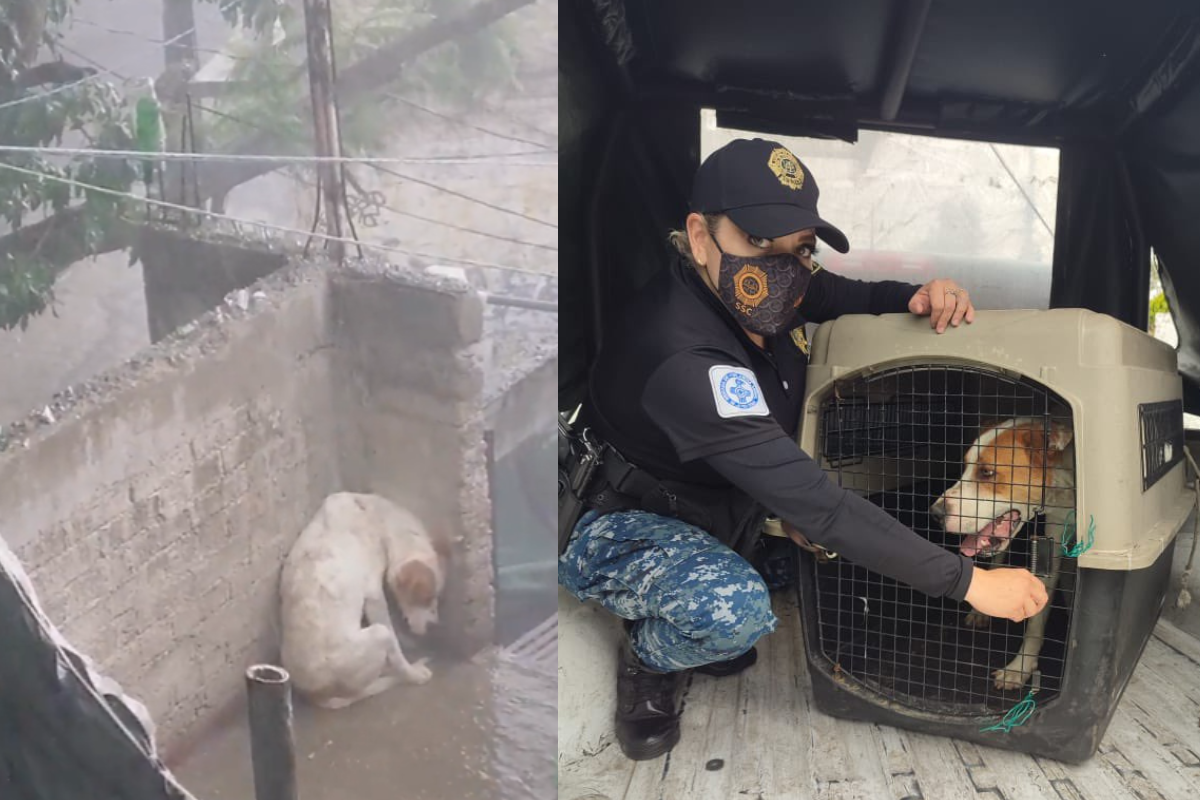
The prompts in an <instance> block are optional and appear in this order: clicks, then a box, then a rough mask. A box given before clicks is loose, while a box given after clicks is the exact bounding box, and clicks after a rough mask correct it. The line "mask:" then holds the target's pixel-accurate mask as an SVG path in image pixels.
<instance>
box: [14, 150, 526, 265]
mask: <svg viewBox="0 0 1200 800" xmlns="http://www.w3.org/2000/svg"><path fill="white" fill-rule="evenodd" d="M0 169H7V170H11V171H13V172H19V173H24V174H25V175H30V176H32V177H35V178H40V179H49V180H52V181H58V182H60V183H66V184H70V185H72V186H79V187H82V188H84V189H89V190H91V191H94V192H99V193H101V194H107V195H112V196H114V197H124V198H128V199H131V200H137V201H138V202H140V203H146V204H147V205H152V206H158V207H160V208H169V209H172V210H175V211H184V212H187V213H189V214H198V215H200V216H205V217H212V218H213V219H223V220H227V221H229V222H234V223H237V224H239V225H254V226H257V227H260V228H266V229H269V230H276V231H280V232H282V233H291V234H296V235H298V236H305V237H307V236H312V237H313V238H316V239H323V240H325V241H340V242H344V243H347V244H353V245H358V246H361V247H366V248H369V249H372V250H379V251H382V252H386V253H398V254H400V255H405V256H415V257H416V258H425V259H429V260H430V261H449V262H453V263H457V264H467V265H469V266H473V267H487V268H490V269H500V270H505V271H507V272H518V273H524V274H526V275H536V276H538V277H546V276H547V275H549V273H546V272H540V271H538V270H534V269H525V268H523V267H512V266H509V265H507V264H496V263H493V262H490V261H476V260H474V259H469V258H459V257H457V256H446V255H435V254H433V253H421V252H417V251H415V250H402V249H400V248H398V247H389V246H387V245H381V244H372V243H369V242H360V241H357V240H355V239H350V238H347V237H344V236H330V235H328V234H324V233H310V232H309V231H302V230H299V229H297V228H289V227H287V226H285V225H275V224H274V223H270V222H256V221H254V220H248V219H241V218H239V217H233V216H230V215H228V214H221V213H218V212H216V211H207V210H205V209H200V208H193V207H191V206H183V205H178V204H176V203H168V202H166V201H164V200H157V199H155V198H151V197H142V196H139V195H136V194H133V193H132V192H122V191H119V190H117V189H109V188H108V187H106V186H97V185H95V184H92V183H86V182H84V181H79V180H75V179H74V178H68V177H65V176H63V175H54V174H52V173H49V172H38V171H37V170H32V169H25V168H24V167H18V166H16V165H14V164H6V163H4V162H0Z"/></svg>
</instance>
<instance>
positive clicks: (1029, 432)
mask: <svg viewBox="0 0 1200 800" xmlns="http://www.w3.org/2000/svg"><path fill="white" fill-rule="evenodd" d="M1070 443H1071V429H1070V427H1069V426H1066V425H1062V424H1059V423H1052V424H1051V426H1050V429H1049V431H1047V430H1046V427H1045V425H1044V423H1042V421H1041V420H1034V419H1026V420H1007V421H1005V422H1002V423H1000V424H999V425H996V426H994V427H991V428H988V429H987V430H985V431H984V432H983V433H982V434H980V436H979V438H978V439H976V440H975V442H974V443H973V444H972V445H971V448H970V449H969V450H968V451H967V456H966V459H965V463H966V469H964V470H963V475H962V478H961V479H960V480H959V481H958V483H956V484H954V486H952V487H950V488H949V489H948V490H946V493H945V494H943V495H942V496H941V497H940V498H938V500H937V502H935V503H934V504H933V507H932V508H931V509H930V511H931V513H932V514H933V516H934V517H935V518H937V519H940V521H941V523H942V525H943V526H944V527H945V529H946V531H947V532H949V533H957V534H960V535H961V536H962V537H963V539H962V542H961V544H960V545H959V549H960V551H961V552H962V554H963V555H964V556H967V557H968V558H973V557H974V556H976V555H981V556H994V555H997V554H999V553H1002V552H1004V551H1005V550H1006V549H1008V547H1009V545H1010V544H1011V543H1012V539H1013V537H1015V536H1016V535H1017V534H1018V533H1019V532H1020V530H1021V528H1022V527H1024V525H1025V522H1026V521H1028V520H1029V519H1031V518H1032V517H1033V516H1034V515H1035V514H1036V513H1037V511H1038V509H1041V508H1043V507H1044V505H1045V500H1046V498H1045V496H1044V495H1045V491H1046V489H1047V485H1048V484H1049V483H1051V482H1052V480H1053V477H1052V470H1053V469H1054V468H1056V467H1060V466H1067V465H1066V464H1065V463H1064V462H1065V460H1066V456H1065V454H1064V451H1065V450H1066V449H1067V447H1068V445H1070Z"/></svg>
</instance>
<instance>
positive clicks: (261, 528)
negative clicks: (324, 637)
mask: <svg viewBox="0 0 1200 800" xmlns="http://www.w3.org/2000/svg"><path fill="white" fill-rule="evenodd" d="M329 269H330V267H329V266H328V265H322V266H307V265H292V266H289V267H287V268H285V269H284V270H282V271H280V272H278V273H276V274H275V275H272V276H271V277H269V278H267V279H266V280H264V281H263V282H260V283H259V284H256V285H255V289H256V290H257V289H261V290H263V291H264V292H265V295H266V299H265V300H262V301H258V302H256V307H254V308H251V309H250V310H249V311H248V312H247V313H242V312H240V311H238V310H231V309H226V310H225V311H224V312H223V313H222V314H221V318H217V316H216V315H214V314H209V315H207V316H206V317H203V318H202V319H201V320H200V321H199V323H198V325H197V327H196V330H194V331H193V332H192V333H190V334H188V335H187V336H183V337H180V336H173V337H170V338H168V339H165V340H163V341H161V342H159V343H158V344H157V345H156V346H155V347H154V348H152V349H151V350H150V351H148V352H147V354H146V355H144V356H143V357H141V358H139V359H136V360H135V361H134V362H133V363H132V364H129V365H127V366H125V367H124V368H122V369H120V370H117V371H115V372H113V373H110V374H108V375H106V376H105V377H104V378H103V379H99V380H97V381H94V382H92V383H91V384H89V385H88V386H87V387H85V388H84V389H83V391H82V393H81V395H80V396H79V397H77V398H76V399H75V400H74V401H72V402H71V403H67V404H66V406H67V407H65V408H61V409H60V410H59V413H58V415H57V416H58V419H57V420H56V421H55V422H54V423H53V424H49V425H45V426H41V427H34V428H33V429H32V430H31V431H29V432H27V433H21V432H18V435H17V436H15V437H13V439H14V440H13V441H12V442H11V443H10V444H9V446H8V449H7V451H6V452H4V453H0V519H3V520H4V528H3V535H4V536H5V539H6V540H7V541H8V543H9V545H10V546H11V547H12V549H13V550H14V551H15V552H16V553H17V555H18V556H19V557H20V558H21V559H22V561H23V562H24V564H25V567H26V569H27V570H28V571H29V572H30V574H31V577H32V579H33V581H34V583H35V586H36V587H37V590H38V593H39V596H40V597H41V600H42V602H43V605H44V606H45V608H46V610H47V613H48V614H49V615H50V616H51V618H52V619H53V620H54V622H55V623H56V624H57V625H58V626H59V628H60V629H61V630H62V631H63V633H64V634H65V635H66V636H67V637H68V639H70V640H71V642H72V643H73V644H74V645H75V646H77V647H79V648H80V649H81V650H83V651H84V652H87V653H88V654H89V655H91V656H92V657H94V658H95V659H96V660H97V661H98V662H99V664H100V665H101V666H102V667H103V668H104V669H105V670H106V671H108V672H110V673H111V674H112V675H113V677H114V678H116V679H117V680H118V681H120V682H121V683H122V684H123V685H124V686H125V687H126V689H127V690H128V691H129V692H130V693H131V694H133V695H135V696H137V697H139V698H141V699H142V700H143V701H144V702H145V703H146V704H147V706H148V707H149V708H150V711H151V713H152V714H153V715H154V717H155V720H156V722H157V723H158V725H159V728H160V739H161V744H162V745H163V747H164V749H165V751H166V752H167V753H168V756H170V754H171V752H172V750H174V749H177V748H178V747H179V746H182V745H184V744H186V743H187V742H188V741H189V740H190V739H191V738H192V736H193V735H194V734H197V733H198V732H201V731H202V730H203V729H204V728H205V727H206V726H207V725H208V724H209V723H210V722H212V721H213V720H214V718H215V716H216V715H217V714H218V713H220V712H221V711H223V710H224V709H226V708H228V707H229V706H230V704H231V703H232V702H235V701H238V700H240V699H241V698H242V697H243V695H244V677H243V675H244V668H245V667H246V666H248V665H249V664H250V663H253V662H255V661H260V660H264V659H273V658H274V657H275V654H276V652H277V648H278V622H277V615H278V608H277V604H278V601H277V585H278V584H277V582H278V575H279V570H280V566H281V564H282V560H283V558H284V556H285V554H286V552H287V550H288V549H289V548H290V546H291V544H292V542H293V541H294V540H295V537H296V536H297V535H298V534H299V532H300V530H301V529H302V528H303V526H304V525H305V524H306V523H307V522H308V520H309V519H310V518H311V516H312V515H313V514H314V513H315V511H316V509H317V508H318V506H319V505H320V503H321V501H322V500H323V499H324V497H325V496H327V495H328V494H329V493H331V492H334V491H338V490H341V489H344V488H349V489H359V488H368V489H380V490H386V491H385V492H384V493H386V494H389V495H391V496H393V497H395V498H396V499H399V500H412V501H418V500H419V502H414V503H413V505H414V507H415V508H416V510H417V511H418V513H422V514H425V515H428V516H431V517H433V518H435V519H438V520H444V527H445V529H446V532H447V534H448V535H452V536H454V537H456V538H464V541H462V542H459V544H458V545H457V546H458V547H460V548H461V549H462V550H463V552H464V558H463V559H460V563H459V564H458V565H456V566H457V567H458V569H459V572H458V573H457V574H456V576H455V578H454V581H453V588H452V590H451V592H450V594H449V595H448V596H447V598H446V602H447V611H446V614H445V615H444V617H445V619H444V621H445V623H446V624H445V627H446V628H447V629H449V633H450V635H449V637H448V638H449V639H450V640H452V641H460V642H462V643H469V642H479V640H480V637H481V636H483V637H487V636H488V634H489V632H490V627H489V626H490V612H491V606H490V598H491V575H490V530H488V527H487V520H488V516H487V514H486V511H487V508H488V506H487V497H486V486H485V485H484V484H481V483H479V479H478V478H476V477H474V476H475V474H476V473H478V475H479V476H482V474H483V465H482V461H481V458H480V457H479V456H478V454H477V451H478V450H479V448H481V447H482V427H481V423H480V421H479V419H480V415H479V411H478V410H477V409H478V406H479V404H478V403H474V404H473V403H472V402H471V401H470V400H469V399H466V398H468V397H469V396H470V393H471V392H472V391H473V390H475V388H476V382H475V381H474V379H473V378H472V377H471V369H470V368H469V361H470V359H469V358H465V359H464V357H463V355H462V353H461V351H462V350H463V348H464V347H465V346H466V345H465V344H464V343H465V342H468V341H469V340H470V339H471V335H470V334H471V331H472V330H473V325H474V323H472V322H471V317H472V314H473V313H474V314H475V316H478V313H477V312H478V311H479V309H478V308H474V309H471V308H469V306H470V298H468V297H464V296H462V295H455V294H453V293H446V292H439V291H437V290H435V289H431V288H428V287H425V288H422V287H416V286H413V285H409V284H405V283H404V282H402V281H399V280H396V279H389V280H385V281H383V283H379V281H380V280H381V279H379V278H378V276H368V275H357V273H352V272H346V273H345V274H341V275H339V276H338V277H339V278H344V279H345V280H346V281H347V282H348V283H349V284H353V285H354V286H356V287H358V289H361V290H364V291H365V295H364V294H363V293H362V292H359V291H357V290H352V291H350V292H349V293H348V295H344V296H342V297H341V299H340V300H339V301H337V303H336V306H337V308H336V310H335V309H334V308H333V307H332V306H333V305H335V303H334V297H332V296H331V293H330V292H329V286H330V280H329V277H328V270H329ZM379 290H383V291H379ZM377 292H379V293H377ZM336 294H337V293H336V292H335V293H334V295H335V296H336ZM410 295H411V297H410ZM381 298H385V299H387V300H388V301H389V302H390V303H391V304H394V305H390V304H389V302H385V303H384V304H383V305H379V304H378V300H379V299H381ZM413 298H417V299H416V300H413ZM447 298H449V299H447ZM414 304H415V305H416V306H417V307H421V308H425V309H426V311H425V313H426V316H425V317H424V318H422V321H421V323H420V326H419V327H420V329H421V332H417V331H415V330H414V328H413V327H412V325H413V324H414V322H415V321H416V315H415V314H414V313H413V311H412V306H413V305H414ZM460 307H461V308H462V309H465V310H463V311H462V314H460V315H458V316H456V320H457V321H456V322H455V323H454V325H455V326H456V327H452V328H446V327H444V326H443V327H438V326H439V322H438V318H439V316H440V314H441V313H442V312H450V313H451V315H452V316H454V315H455V314H457V313H458V309H460ZM368 315H369V316H379V317H382V318H383V319H382V321H373V320H371V319H367V318H366V316H368ZM335 320H340V323H339V329H338V333H337V336H334V335H333V331H332V330H331V324H330V323H331V322H333V321H335ZM356 337H361V340H360V338H356ZM371 337H375V339H374V340H371V341H366V340H365V339H371ZM335 340H336V341H337V342H338V343H340V346H335ZM456 343H457V344H456ZM467 349H469V348H467ZM429 353H437V354H438V357H436V358H435V357H431V356H430V355H429ZM441 356H446V357H447V358H449V359H450V361H451V362H453V363H465V364H468V366H463V367H462V368H461V369H454V368H452V369H449V370H448V371H446V372H445V373H443V372H441V371H439V369H438V368H437V367H436V364H437V363H438V358H440V357H441ZM371 358H376V359H378V360H379V362H380V369H379V370H378V371H376V370H375V368H374V367H375V365H374V364H373V363H372V362H370V361H368V360H366V359H371ZM418 364H420V365H422V366H421V367H420V369H419V370H418V371H416V372H414V371H413V370H414V369H417V367H416V366H415V365H418ZM347 378H350V380H349V381H348V380H347ZM446 381H449V383H446ZM414 382H415V384H416V385H417V386H418V387H421V386H425V385H426V383H428V386H437V387H440V388H438V390H437V391H438V392H449V393H450V394H452V395H454V396H455V397H456V398H458V399H457V400H455V401H454V402H450V403H448V405H450V406H454V407H456V408H459V409H461V413H462V417H461V419H459V418H455V419H454V420H451V419H449V418H447V419H446V420H445V421H444V422H443V423H440V424H433V425H430V424H427V423H428V421H429V420H428V418H427V417H425V416H422V415H420V414H414V413H409V411H411V409H409V408H408V407H409V406H411V405H412V403H410V402H407V401H400V400H398V399H397V398H398V397H399V395H394V396H393V395H391V394H390V393H392V392H395V393H400V394H403V393H404V392H406V391H409V390H408V389H407V388H406V387H407V386H408V385H409V384H412V383H414ZM375 391H379V392H381V393H382V395H383V396H381V397H374V396H372V393H373V392H375ZM414 391H416V394H417V396H419V395H420V394H421V392H422V391H423V389H421V388H418V389H416V390H414ZM364 392H365V394H363V393H364ZM438 396H439V397H442V396H446V395H444V394H439V395H438ZM397 403H399V406H400V408H399V413H393V412H392V411H391V410H390V409H393V407H394V406H395V404H397ZM472 408H476V410H474V411H472V410H470V409H472ZM359 411H361V412H362V415H361V417H360V416H358V414H357V412H359ZM347 414H350V418H349V419H347V417H346V415H347ZM22 438H27V446H26V443H24V442H22V441H21V439H22ZM475 439H478V440H479V445H478V447H477V446H476V444H475V441H474V440H475ZM477 461H478V462H479V463H476V462H477ZM376 471H381V472H376ZM464 475H466V476H467V477H464ZM481 488H482V490H483V494H482V495H480V494H479V491H480V489H481ZM480 509H482V511H481V510H480ZM467 533H470V536H465V534H467ZM484 554H486V556H487V560H486V561H485V559H484ZM485 616H486V617H487V618H486V619H484V617H485ZM456 629H457V630H456ZM459 632H461V633H463V634H464V635H461V636H460V635H458V633H459ZM480 643H481V644H482V642H480Z"/></svg>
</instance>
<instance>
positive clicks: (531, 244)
mask: <svg viewBox="0 0 1200 800" xmlns="http://www.w3.org/2000/svg"><path fill="white" fill-rule="evenodd" d="M195 107H196V108H199V109H200V110H202V111H208V112H210V113H213V114H216V115H217V116H219V117H224V118H225V119H228V120H229V121H230V122H234V123H237V124H239V125H245V126H246V127H247V128H252V129H255V130H260V131H266V130H267V129H266V128H264V127H263V126H261V125H258V124H257V123H254V122H251V121H249V120H246V119H242V118H241V117H237V116H234V115H233V114H226V113H225V112H224V111H217V110H215V109H211V108H208V107H206V106H201V105H199V104H196V106H195ZM290 177H291V178H292V179H293V180H294V181H296V182H297V183H299V184H301V185H302V186H304V187H306V188H309V189H312V188H315V186H316V184H314V183H312V182H311V181H306V180H304V179H303V178H301V177H300V176H298V175H291V176H290ZM347 177H348V178H349V181H350V183H351V184H353V186H354V188H355V190H357V191H358V192H359V194H360V195H365V194H366V193H367V192H366V191H365V190H364V189H363V188H362V187H361V186H360V185H359V184H358V181H356V180H354V176H353V175H348V176H347ZM380 208H382V209H383V210H386V211H388V212H390V213H392V214H397V215H399V216H403V217H412V218H413V219H416V220H420V221H422V222H428V223H430V224H431V225H440V226H442V227H445V228H450V229H451V230H456V231H462V232H463V233H471V234H474V235H476V236H483V237H485V238H488V239H496V240H498V241H502V242H511V243H512V244H519V245H524V246H526V247H536V248H539V249H542V250H549V251H552V252H555V253H557V252H558V248H557V247H555V246H553V245H548V244H541V243H539V242H528V241H525V240H523V239H516V238H513V237H510V236H501V235H500V234H496V233H488V232H487V231H480V230H475V229H474V228H467V227H464V226H462V225H455V224H454V223H452V222H446V221H444V220H440V219H434V218H432V217H425V216H422V215H420V214H414V213H413V212H411V211H401V210H400V209H398V208H395V207H393V206H388V205H382V206H380Z"/></svg>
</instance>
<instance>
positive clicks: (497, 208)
mask: <svg viewBox="0 0 1200 800" xmlns="http://www.w3.org/2000/svg"><path fill="white" fill-rule="evenodd" d="M366 163H367V166H369V167H371V168H372V169H375V170H378V171H379V172H383V173H386V174H388V175H391V176H393V177H395V178H399V179H400V180H402V181H409V182H410V183H415V184H418V185H420V186H428V187H429V188H430V189H436V190H437V191H439V192H444V193H445V194H448V195H451V196H453V197H461V198H462V199H463V200H468V201H470V202H472V203H476V204H478V205H481V206H484V207H485V208H490V209H493V210H494V211H499V212H501V213H503V214H508V215H510V216H514V217H520V218H521V219H524V220H529V221H530V222H536V223H537V224H538V225H545V226H546V227H547V228H553V229H554V230H558V225H557V224H555V223H553V222H546V220H544V219H538V218H537V217H533V216H530V215H529V214H525V213H522V212H520V211H513V210H512V209H511V208H505V207H504V206H498V205H496V204H495V203H489V202H488V201H486V200H480V199H479V198H478V197H471V196H470V195H469V194H463V193H462V192H457V191H455V190H454V189H447V188H446V187H445V186H438V185H437V184H436V183H430V182H429V181H423V180H421V179H420V178H414V177H412V176H411V175H405V174H404V173H402V172H396V170H394V169H388V168H387V167H385V166H383V165H381V164H373V163H369V162H366Z"/></svg>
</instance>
